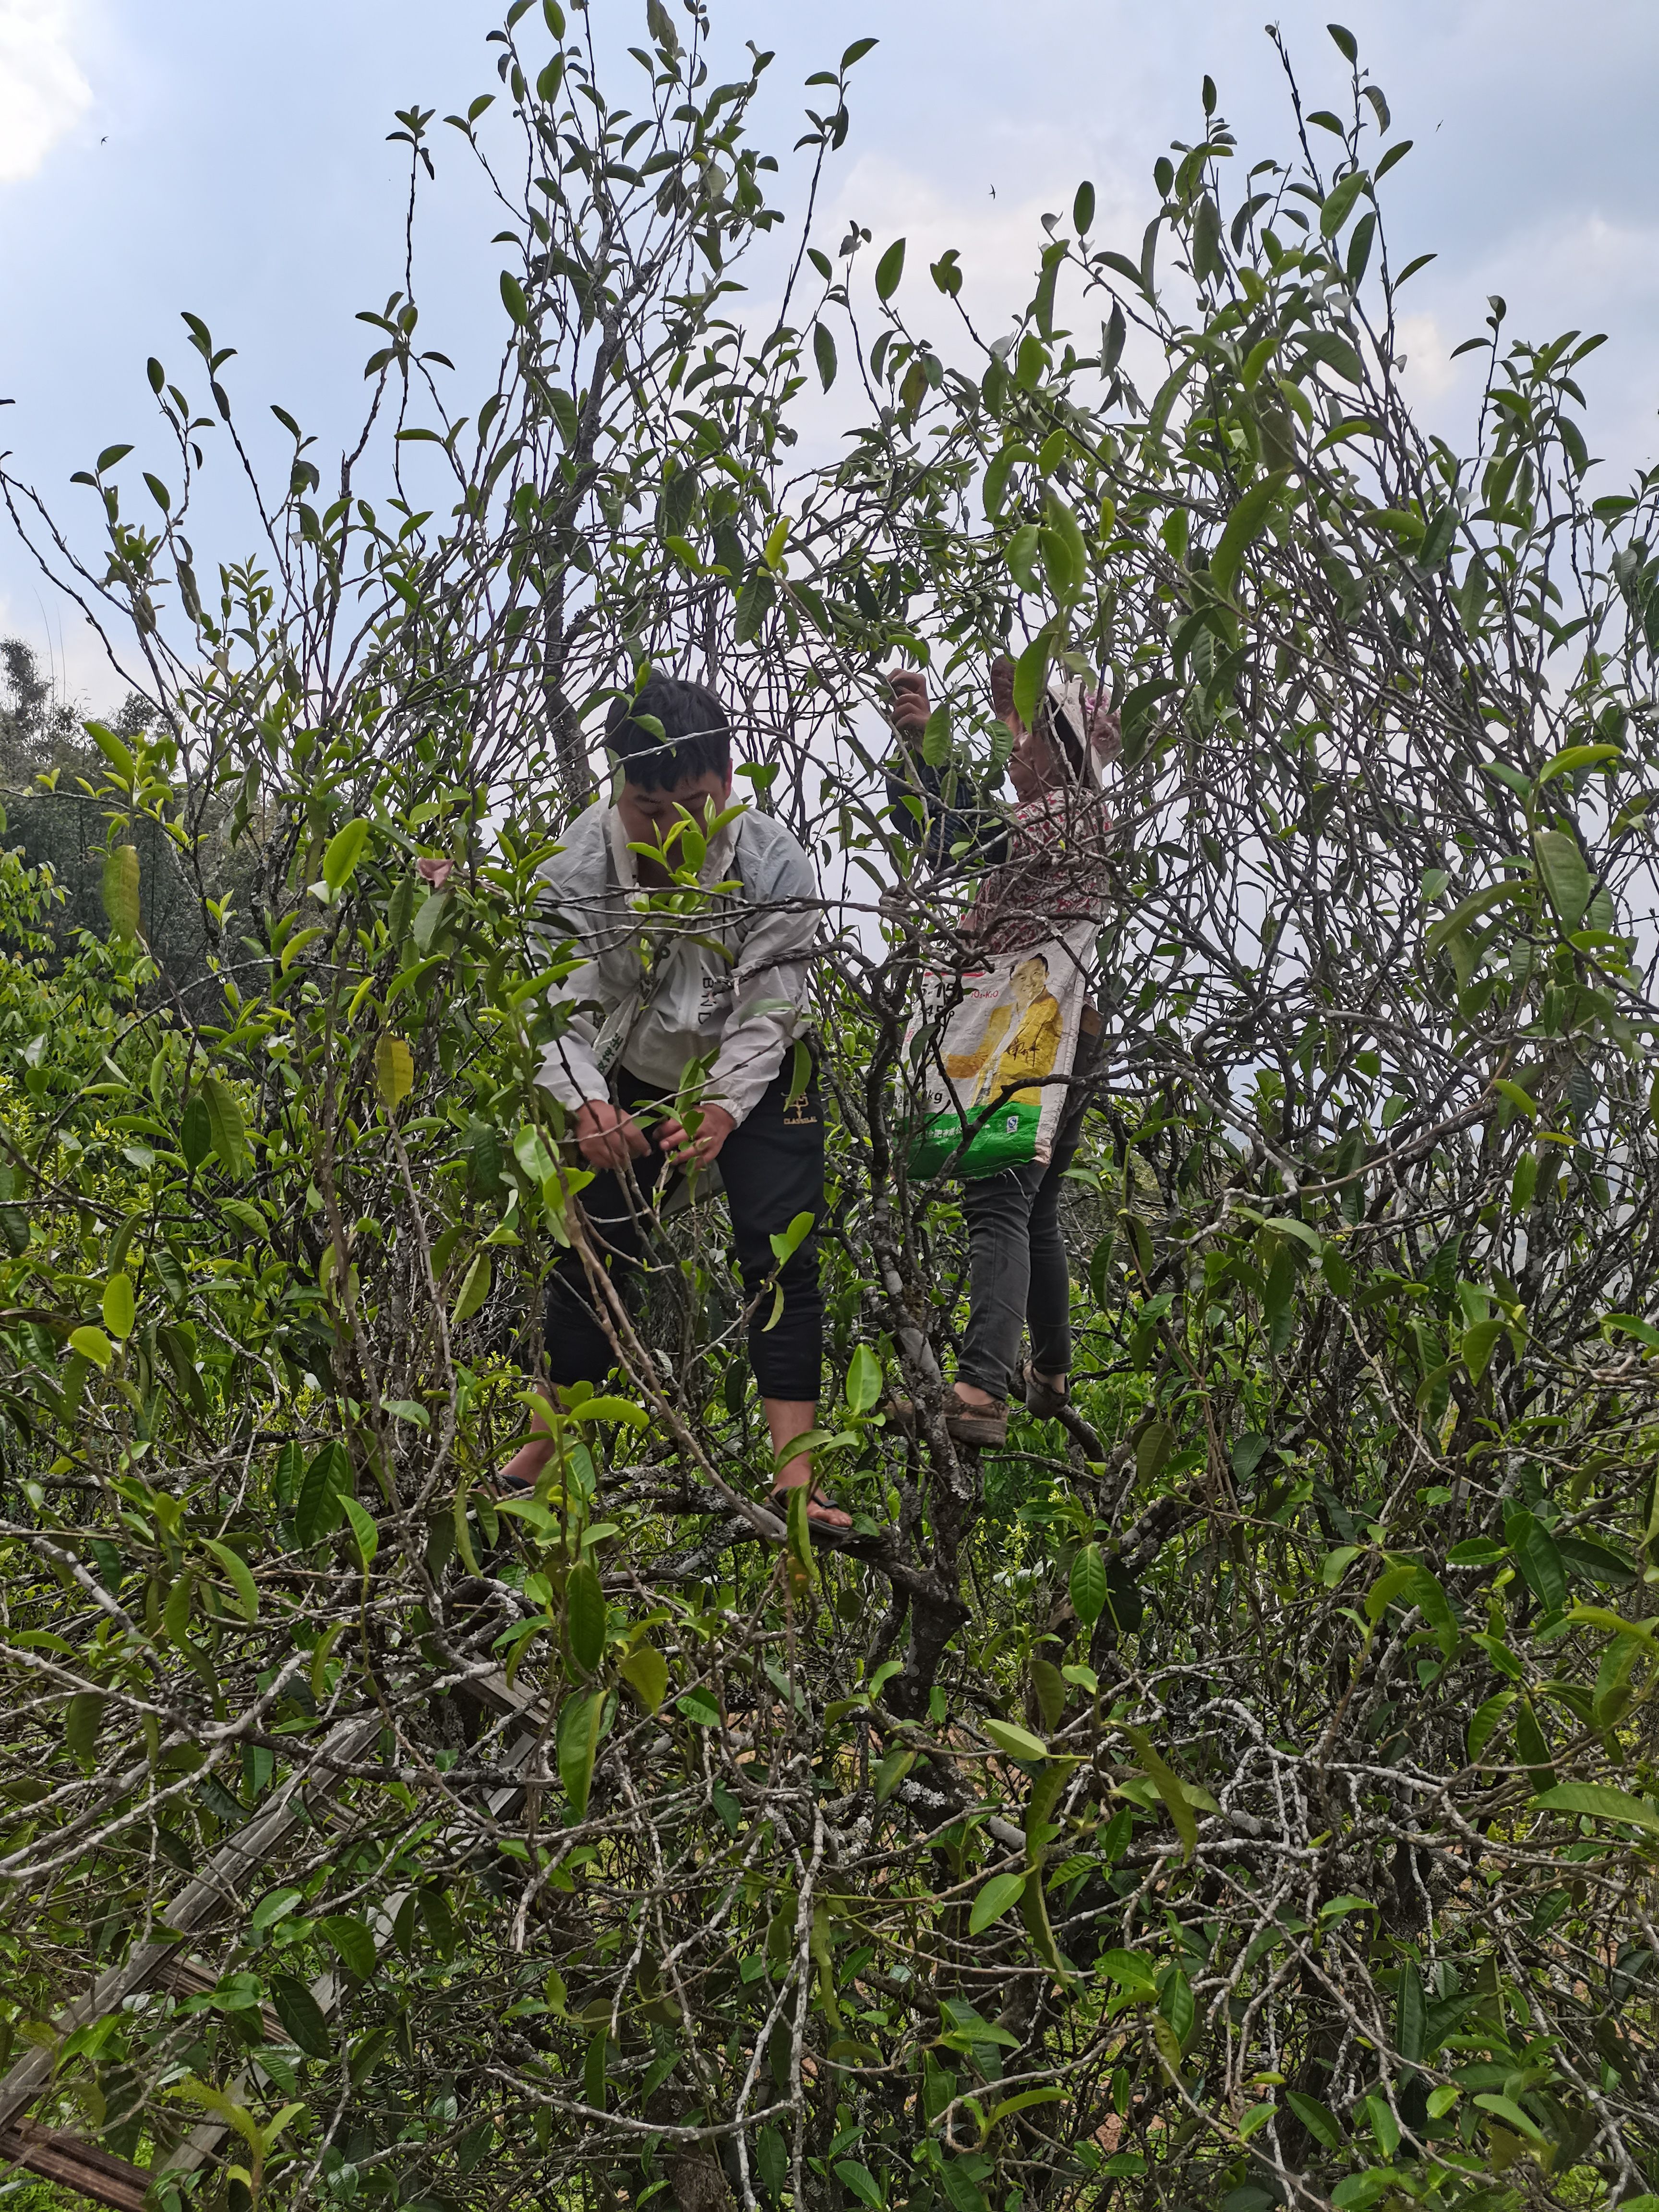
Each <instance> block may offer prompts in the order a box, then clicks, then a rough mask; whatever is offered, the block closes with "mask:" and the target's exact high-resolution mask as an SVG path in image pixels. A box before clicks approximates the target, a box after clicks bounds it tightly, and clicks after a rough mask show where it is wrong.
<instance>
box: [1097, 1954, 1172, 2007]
mask: <svg viewBox="0 0 1659 2212" xmlns="http://www.w3.org/2000/svg"><path fill="white" fill-rule="evenodd" d="M1099 1963H1100V1965H1101V1966H1102V1967H1103V1969H1104V1970H1105V1972H1107V1973H1109V1975H1110V1976H1111V1978H1112V1979H1113V1980H1114V1981H1115V1983H1116V1984H1117V1985H1118V1987H1119V1989H1121V1990H1123V1991H1124V1992H1125V1993H1126V1994H1127V1996H1132V1997H1134V1998H1135V1999H1137V2000H1138V2001H1139V2002H1146V2000H1147V1999H1149V1998H1153V1997H1156V1996H1157V1995H1158V1977H1157V1975H1156V1974H1155V1973H1154V1972H1153V1971H1152V1962H1151V1960H1148V1959H1146V1958H1145V1957H1143V1956H1142V1954H1140V1953H1139V1951H1103V1952H1102V1953H1101V1954H1100V1962H1099Z"/></svg>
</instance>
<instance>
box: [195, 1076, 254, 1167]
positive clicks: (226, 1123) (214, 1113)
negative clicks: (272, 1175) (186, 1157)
mask: <svg viewBox="0 0 1659 2212" xmlns="http://www.w3.org/2000/svg"><path fill="white" fill-rule="evenodd" d="M197 1095H198V1096H199V1097H200V1099H201V1101H202V1104H203V1106H204V1108H205V1109H206V1111H207V1119H208V1134H209V1137H210V1139H211V1142H212V1145H213V1149H214V1151H215V1152H216V1153H217V1154H218V1156H219V1164H220V1165H221V1167H222V1168H223V1170H224V1171H225V1173H226V1174H227V1175H228V1176H240V1175H243V1174H245V1173H246V1170H247V1167H248V1165H249V1158H248V1148H247V1124H246V1122H245V1121H243V1119H242V1109H241V1106H240V1103H239V1101H238V1099H237V1097H236V1093H235V1092H234V1091H233V1090H232V1089H231V1087H230V1085H229V1084H228V1083H227V1082H226V1081H225V1079H224V1078H223V1077H222V1076H219V1075H204V1077H203V1078H202V1083H201V1089H200V1091H199V1092H198V1094H197Z"/></svg>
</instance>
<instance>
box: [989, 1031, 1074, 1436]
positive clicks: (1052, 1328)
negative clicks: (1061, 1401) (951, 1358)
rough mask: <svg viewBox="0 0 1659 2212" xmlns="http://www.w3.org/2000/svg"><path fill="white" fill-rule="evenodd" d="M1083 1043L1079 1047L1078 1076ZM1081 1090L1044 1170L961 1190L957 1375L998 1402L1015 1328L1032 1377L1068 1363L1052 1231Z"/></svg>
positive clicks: (1067, 1307) (1062, 1257) (1061, 1251)
mask: <svg viewBox="0 0 1659 2212" xmlns="http://www.w3.org/2000/svg"><path fill="white" fill-rule="evenodd" d="M1093 1056H1094V1054H1093V1045H1092V1043H1090V1044H1089V1045H1088V1046H1087V1048H1086V1050H1085V1049H1083V1048H1080V1049H1079V1054H1078V1058H1079V1063H1080V1065H1079V1073H1081V1074H1086V1073H1087V1072H1088V1069H1089V1066H1090V1065H1091V1063H1092V1060H1093ZM1088 1104H1089V1092H1088V1090H1087V1088H1086V1087H1085V1086H1084V1085H1079V1087H1078V1088H1077V1089H1076V1090H1074V1091H1073V1092H1072V1095H1071V1098H1070V1100H1069V1101H1068V1103H1067V1105H1066V1115H1065V1118H1064V1120H1063V1121H1061V1123H1060V1127H1059V1128H1058V1129H1057V1130H1056V1131H1055V1133H1054V1152H1053V1155H1052V1157H1051V1158H1050V1159H1049V1161H1048V1165H1047V1166H1046V1167H1042V1166H1039V1165H1038V1164H1037V1163H1036V1161H1033V1162H1032V1163H1031V1164H1030V1166H1029V1167H1023V1168H1005V1169H1004V1170H1002V1173H1001V1174H1000V1175H993V1176H974V1177H973V1179H972V1180H971V1181H970V1182H966V1183H964V1184H963V1193H962V1210H963V1213H964V1214H965V1215H966V1216H967V1218H968V1328H967V1332H966V1334H964V1336H963V1344H962V1357H961V1358H960V1359H959V1360H958V1361H957V1374H958V1375H959V1376H961V1377H962V1380H963V1382H964V1383H977V1384H978V1386H979V1388H980V1389H981V1390H988V1391H989V1392H990V1394H991V1395H992V1396H993V1397H994V1398H1001V1399H1006V1397H1007V1395H1008V1388H1009V1383H1010V1380H1011V1378H1012V1374H1013V1370H1014V1366H1015V1364H1016V1362H1017V1361H1018V1358H1019V1337H1020V1328H1021V1326H1022V1324H1025V1325H1028V1326H1029V1327H1030V1332H1031V1364H1032V1366H1033V1367H1034V1368H1035V1369H1036V1371H1037V1373H1038V1374H1039V1375H1065V1374H1067V1373H1069V1372H1070V1370H1071V1364H1072V1279H1071V1271H1070V1269H1069V1267H1067V1265H1066V1240H1065V1238H1064V1237H1063V1236H1062V1235H1061V1233H1060V1191H1061V1188H1062V1187H1063V1185H1062V1178H1063V1177H1064V1176H1065V1173H1066V1169H1067V1168H1068V1167H1070V1165H1071V1164H1072V1162H1073V1159H1074V1158H1076V1157H1077V1148H1078V1141H1079V1138H1080V1137H1081V1135H1082V1133H1083V1116H1084V1114H1085V1111H1086V1110H1087V1109H1088Z"/></svg>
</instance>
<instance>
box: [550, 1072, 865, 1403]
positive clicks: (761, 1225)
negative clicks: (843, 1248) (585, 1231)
mask: <svg viewBox="0 0 1659 2212" xmlns="http://www.w3.org/2000/svg"><path fill="white" fill-rule="evenodd" d="M789 1074H790V1066H789V1062H788V1061H787V1060H786V1061H785V1063H784V1066H783V1069H782V1071H781V1073H779V1074H778V1076H777V1077H776V1078H775V1079H774V1081H773V1082H772V1083H771V1084H770V1085H769V1086H768V1088H767V1090H766V1091H764V1092H763V1095H762V1097H761V1099H760V1101H759V1103H758V1104H757V1106H756V1107H755V1109H754V1110H753V1112H752V1113H751V1114H750V1115H749V1118H748V1119H747V1121H742V1122H740V1123H739V1124H738V1127H736V1128H735V1129H733V1131H732V1133H731V1135H730V1136H729V1137H728V1138H727V1139H726V1142H725V1144H724V1145H722V1146H721V1147H720V1162H719V1165H720V1179H721V1181H722V1182H724V1184H725V1186H726V1202H727V1204H728V1206H730V1208H731V1212H732V1241H733V1243H735V1244H736V1246H737V1248H738V1268H739V1270H740V1272H741V1273H742V1276H743V1287H744V1297H745V1298H746V1299H748V1300H750V1301H752V1300H754V1299H755V1298H756V1297H757V1296H759V1294H760V1292H761V1291H762V1290H763V1286H764V1285H765V1284H766V1283H767V1282H768V1280H769V1279H770V1278H771V1277H772V1276H773V1275H774V1274H775V1273H777V1274H778V1280H779V1283H780V1284H781V1287H782V1291H783V1310H782V1312H781V1314H780V1315H779V1316H778V1319H777V1322H776V1323H775V1326H774V1327H772V1328H768V1326H767V1324H768V1322H770V1321H771V1319H772V1313H773V1309H774V1307H775V1304H776V1303H777V1302H776V1299H775V1297H774V1295H773V1294H772V1293H771V1292H770V1291H768V1292H767V1293H766V1295H765V1296H764V1297H761V1298H760V1303H759V1304H758V1305H757V1307H756V1310H755V1312H754V1314H753V1316H752V1317H751V1319H750V1323H749V1358H750V1364H752V1366H753V1368H754V1370H755V1381H756V1383H757V1385H758V1387H759V1389H760V1393H761V1395H762V1396H763V1397H764V1398H793V1399H799V1400H809V1399H816V1398H817V1395H818V1382H819V1376H820V1370H822V1368H823V1291H822V1289H821V1288H820V1286H819V1283H818V1235H817V1226H816V1225H817V1223H818V1222H819V1221H821V1220H822V1219H823V1114H822V1112H821V1110H820V1108H819V1101H818V1086H817V1077H816V1075H815V1076H814V1077H813V1079H812V1080H811V1083H809V1084H808V1085H807V1087H806V1089H805V1091H804V1092H803V1093H802V1094H801V1096H800V1097H799V1098H798V1099H797V1100H796V1101H795V1103H794V1104H793V1106H787V1105H786V1104H785V1103H784V1102H785V1100H786V1098H787V1096H788V1091H789ZM615 1090H616V1099H617V1104H618V1105H619V1106H622V1107H624V1108H626V1109H628V1110H629V1111H630V1112H632V1111H635V1110H636V1109H638V1108H640V1107H641V1106H654V1105H660V1104H662V1103H665V1094H664V1093H663V1092H662V1091H657V1090H653V1088H651V1086H650V1085H647V1084H645V1083H642V1082H641V1080H640V1079H639V1078H638V1077H636V1076H634V1075H630V1074H629V1072H628V1070H627V1069H626V1068H623V1070H622V1071H621V1072H620V1073H619V1075H618V1077H617V1083H616V1085H615ZM647 1135H648V1136H649V1137H650V1139H651V1149H650V1151H649V1152H648V1153H647V1154H646V1155H645V1156H644V1157H643V1158H640V1159H637V1160H634V1161H631V1162H630V1163H629V1170H625V1171H623V1173H620V1174H619V1173H618V1172H617V1171H616V1170H613V1169H611V1168H601V1169H600V1170H599V1172H598V1173H597V1174H596V1175H595V1176H594V1177H593V1180H592V1182H590V1183H589V1184H587V1185H586V1188H584V1189H583V1191H582V1193H581V1195H580V1204H581V1206H582V1209H583V1211H584V1212H586V1216H587V1219H588V1224H589V1225H590V1227H591V1228H592V1232H593V1241H594V1245H595V1249H596V1250H597V1251H598V1252H599V1253H600V1254H602V1255H605V1257H606V1261H607V1264H608V1265H609V1267H610V1268H611V1274H612V1276H613V1278H614V1279H616V1280H617V1284H618V1287H625V1285H626V1283H627V1280H628V1278H629V1276H631V1275H632V1274H633V1273H635V1270H636V1269H637V1267H638V1266H639V1261H640V1257H641V1252H642V1250H643V1249H644V1242H645V1234H646V1232H647V1231H648V1229H649V1225H650V1207H651V1201H652V1194H653V1191H654V1190H655V1188H656V1186H657V1184H658V1182H659V1181H660V1180H661V1177H662V1174H663V1170H664V1167H665V1162H664V1158H663V1155H662V1153H661V1152H659V1150H658V1148H657V1143H656V1129H655V1127H653V1128H652V1129H650V1130H649V1131H647ZM798 1213H810V1214H811V1216H812V1218H813V1222H814V1227H813V1230H812V1232H811V1235H810V1236H809V1237H806V1238H805V1241H804V1242H803V1243H800V1244H799V1245H797V1246H796V1248H795V1249H794V1251H793V1253H792V1254H791V1255H790V1256H789V1259H788V1261H787V1263H786V1264H785V1266H784V1267H783V1269H782V1271H781V1273H778V1263H777V1258H776V1255H775V1253H774V1252H773V1249H772V1238H773V1237H774V1236H779V1235H781V1234H782V1232H783V1231H785V1230H787V1228H788V1226H789V1224H790V1223H791V1222H792V1221H793V1219H794V1218H795V1216H796V1215H797V1214H798ZM614 1358H615V1355H614V1353H613V1352H612V1351H611V1340H610V1338H609V1337H608V1336H607V1335H606V1334H605V1331H604V1329H603V1328H601V1327H600V1325H599V1316H598V1315H597V1314H596V1313H595V1311H594V1310H593V1299H592V1290H591V1288H590V1286H589V1284H588V1279H587V1271H586V1267H584V1266H583V1264H582V1261H581V1258H580V1255H579V1254H577V1253H575V1252H562V1253H561V1254H560V1255H559V1259H558V1261H557V1264H556V1266H555V1267H554V1270H553V1279H552V1280H551V1282H550V1284H549V1285H548V1291H547V1364H548V1373H549V1375H550V1378H551V1380H552V1381H553V1382H554V1383H558V1384H562V1385H564V1386H566V1387H568V1385H569V1384H570V1383H599V1382H601V1381H602V1380H603V1379H604V1377H605V1376H606V1375H607V1374H608V1373H609V1372H610V1370H611V1366H612V1364H613V1363H614Z"/></svg>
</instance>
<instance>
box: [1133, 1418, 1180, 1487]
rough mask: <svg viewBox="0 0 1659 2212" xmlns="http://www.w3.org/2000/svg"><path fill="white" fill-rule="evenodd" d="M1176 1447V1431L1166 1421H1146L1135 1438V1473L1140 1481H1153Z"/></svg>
mask: <svg viewBox="0 0 1659 2212" xmlns="http://www.w3.org/2000/svg"><path fill="white" fill-rule="evenodd" d="M1175 1448H1176V1432H1175V1431H1174V1429H1173V1428H1172V1427H1171V1426H1170V1424H1169V1422H1168V1421H1148V1422H1147V1424H1146V1427H1145V1428H1144V1429H1143V1430H1142V1431H1141V1432H1140V1434H1139V1437H1136V1439H1135V1474H1136V1477H1137V1479H1138V1480H1139V1481H1141V1482H1155V1481H1156V1480H1158V1476H1159V1475H1160V1474H1163V1472H1164V1468H1166V1467H1167V1466H1168V1465H1169V1463H1170V1455H1171V1454H1172V1453H1173V1452H1174V1450H1175Z"/></svg>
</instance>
